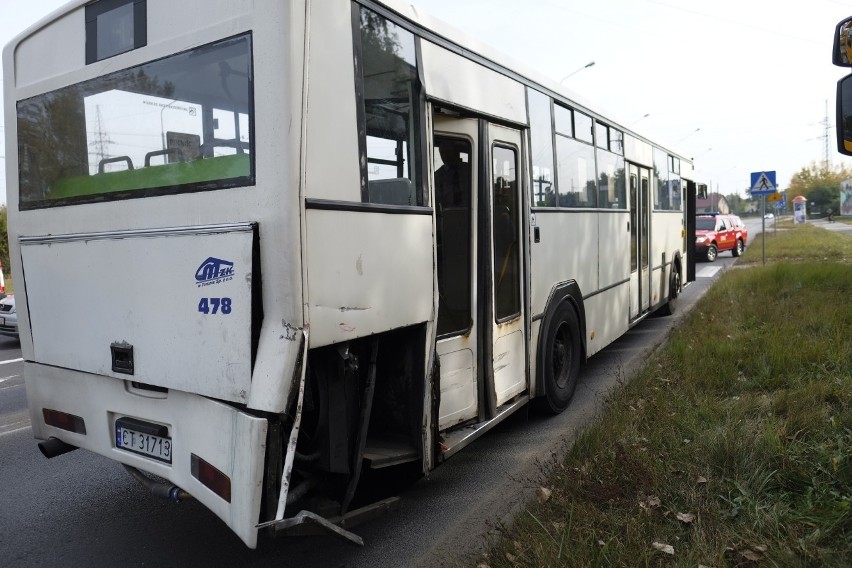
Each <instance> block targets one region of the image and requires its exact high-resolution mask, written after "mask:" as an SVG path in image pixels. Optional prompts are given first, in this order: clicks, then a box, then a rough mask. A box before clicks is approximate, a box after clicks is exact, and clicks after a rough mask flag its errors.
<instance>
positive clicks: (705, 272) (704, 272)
mask: <svg viewBox="0 0 852 568" xmlns="http://www.w3.org/2000/svg"><path fill="white" fill-rule="evenodd" d="M720 270H722V267H721V266H705V267H703V268H702V269H701V270H699V271H698V272H697V273H696V274H695V277H696V278H713V277H714V276H716V275H717V274H718V273H719V271H720Z"/></svg>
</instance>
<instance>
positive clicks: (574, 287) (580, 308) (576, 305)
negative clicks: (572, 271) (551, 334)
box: [533, 280, 587, 397]
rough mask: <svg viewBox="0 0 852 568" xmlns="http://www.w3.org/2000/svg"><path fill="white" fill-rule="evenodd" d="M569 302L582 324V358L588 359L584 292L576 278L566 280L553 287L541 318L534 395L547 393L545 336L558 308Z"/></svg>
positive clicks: (536, 352) (536, 353) (583, 359)
mask: <svg viewBox="0 0 852 568" xmlns="http://www.w3.org/2000/svg"><path fill="white" fill-rule="evenodd" d="M566 302H567V303H569V304H570V305H571V307H572V308H573V309H574V311H575V312H576V314H577V321H578V322H579V324H580V338H581V340H580V346H581V348H582V350H583V358H582V360H581V362H582V361H585V360H586V353H587V350H586V308H585V304H584V303H583V294H582V292H581V291H580V286H579V285H578V284H577V281H576V280H567V281H565V282H560V283H559V284H556V285H555V286H554V287H553V289H552V290H551V291H550V295H549V296H548V298H547V305H546V307H545V309H544V314H543V316H542V318H541V326H539V329H538V342H537V345H536V350H535V357H536V366H535V379H536V380H535V391H534V392H533V396H535V397H539V396H544V395H545V394H546V393H545V381H544V376H543V372H544V366H543V365H542V361H543V357H544V353H542V351H543V350H544V348H545V346H544V344H545V341H544V339H545V337H546V334H547V331H548V329H550V325H551V324H552V322H553V317H554V314H555V313H556V311H557V309H558V308H559V307H560V306H561V305H562V304H564V303H566Z"/></svg>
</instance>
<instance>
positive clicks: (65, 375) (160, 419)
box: [24, 362, 267, 548]
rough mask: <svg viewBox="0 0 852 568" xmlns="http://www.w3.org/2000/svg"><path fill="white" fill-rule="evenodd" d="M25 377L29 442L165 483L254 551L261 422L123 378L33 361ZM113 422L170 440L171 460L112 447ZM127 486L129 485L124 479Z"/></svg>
mask: <svg viewBox="0 0 852 568" xmlns="http://www.w3.org/2000/svg"><path fill="white" fill-rule="evenodd" d="M24 378H25V381H26V389H27V401H28V405H29V411H30V417H31V419H32V428H33V435H34V436H35V438H36V439H39V440H48V439H50V438H56V439H59V440H61V441H62V442H65V443H66V444H71V445H73V446H77V447H80V448H84V449H87V450H90V451H92V452H95V453H97V454H101V455H103V456H106V457H107V458H110V459H113V460H115V461H117V462H120V463H123V464H126V465H129V466H131V467H134V468H136V469H139V470H141V471H144V472H148V473H151V474H154V475H156V476H159V477H161V478H163V479H166V480H168V481H169V482H171V483H172V484H174V485H176V486H177V487H179V488H180V489H182V490H184V491H186V492H187V493H189V494H190V495H192V497H194V498H195V499H196V500H198V501H199V502H200V503H202V504H203V505H204V506H206V507H207V508H208V509H210V510H211V511H212V512H213V513H215V514H216V515H217V516H218V517H219V518H221V519H222V520H223V521H224V522H225V523H226V524H227V525H228V526H229V527H230V528H231V530H232V531H234V533H236V534H237V536H239V537H240V538H241V539H242V540H243V542H245V544H246V545H247V546H248V547H250V548H255V547H256V546H257V523H258V519H259V514H260V504H261V491H262V486H263V465H264V453H265V450H266V432H267V421H266V420H265V419H262V418H257V417H255V416H252V415H250V414H247V413H245V412H242V411H240V410H238V409H236V408H233V407H231V406H228V405H226V404H223V403H221V402H217V401H214V400H210V399H208V398H205V397H202V396H199V395H194V394H190V393H186V392H182V391H175V390H169V391H168V392H158V391H145V390H140V389H136V388H134V387H133V386H131V382H130V381H129V380H127V381H125V380H120V379H115V378H111V377H104V376H101V375H93V374H88V373H81V372H77V371H71V370H68V369H60V368H56V367H50V366H46V365H39V364H37V363H29V362H25V363H24ZM46 411H47V412H46ZM69 416H70V418H68V417H69ZM57 417H59V418H57ZM120 419H124V420H123V421H122V422H123V423H124V422H125V421H127V420H128V419H130V421H131V424H141V425H143V426H144V425H146V424H150V425H153V426H156V427H158V428H159V431H158V433H159V434H160V437H161V438H163V440H168V442H169V444H168V447H169V452H168V453H169V456H168V457H169V459H170V460H171V462H170V463H169V462H168V461H167V460H166V458H165V457H163V456H161V457H160V459H156V458H154V457H149V456H146V455H139V454H137V453H132V452H131V451H129V450H128V449H125V448H122V447H119V446H118V445H117V435H116V431H117V427H116V421H117V420H120ZM48 422H50V423H48ZM163 427H164V428H163ZM140 429H144V428H140ZM162 445H165V441H163V442H162V444H161V446H162ZM161 453H162V452H161ZM200 463H201V464H203V466H199V464H200ZM210 466H212V469H211V467H210ZM211 472H212V475H211ZM217 472H218V474H221V475H218V474H217ZM211 477H212V479H214V482H212V483H211V481H210V480H211ZM202 480H204V481H202ZM127 483H135V481H133V480H132V479H131V478H130V477H127ZM211 487H212V488H211Z"/></svg>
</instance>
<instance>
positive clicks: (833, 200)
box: [787, 162, 852, 212]
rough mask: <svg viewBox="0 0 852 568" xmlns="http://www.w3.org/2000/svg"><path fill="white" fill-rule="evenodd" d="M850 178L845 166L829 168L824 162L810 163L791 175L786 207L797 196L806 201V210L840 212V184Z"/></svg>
mask: <svg viewBox="0 0 852 568" xmlns="http://www.w3.org/2000/svg"><path fill="white" fill-rule="evenodd" d="M850 178H852V170H850V169H849V168H847V167H846V166H845V165H842V164H841V165H840V166H835V167H834V168H829V167H828V166H827V165H826V164H825V163H824V162H822V163H819V164H817V163H816V162H814V163H812V164H811V165H809V166H806V167H804V168H802V169H801V170H799V171H798V172H796V173H795V174H793V177H792V179H791V180H790V188H789V189H788V191H787V201H788V205H789V203H790V202H792V199H793V198H794V197H796V196H797V195H802V196H804V197H805V198H807V200H808V209H809V210H811V209H812V210H813V211H820V212H824V211H827V210H828V209H832V210H834V211H839V210H840V182H841V181H843V180H846V179H850Z"/></svg>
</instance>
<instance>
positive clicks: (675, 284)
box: [660, 264, 680, 316]
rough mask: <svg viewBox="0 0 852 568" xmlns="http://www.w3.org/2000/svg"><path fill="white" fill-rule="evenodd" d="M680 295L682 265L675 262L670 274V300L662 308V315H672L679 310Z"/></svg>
mask: <svg viewBox="0 0 852 568" xmlns="http://www.w3.org/2000/svg"><path fill="white" fill-rule="evenodd" d="M678 296H680V266H678V265H677V264H674V265H672V273H671V275H670V276H669V301H668V302H666V303H665V304H663V306H662V307H661V308H660V315H664V316H670V315H672V314H674V313H675V312H676V311H677V297H678Z"/></svg>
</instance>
